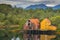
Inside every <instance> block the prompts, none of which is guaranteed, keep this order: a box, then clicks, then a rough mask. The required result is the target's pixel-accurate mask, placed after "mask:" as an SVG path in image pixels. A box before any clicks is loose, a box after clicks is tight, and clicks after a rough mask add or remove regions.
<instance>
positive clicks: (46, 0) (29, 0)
mask: <svg viewBox="0 0 60 40" xmlns="http://www.w3.org/2000/svg"><path fill="white" fill-rule="evenodd" d="M2 3H3V4H11V5H12V6H14V5H17V6H21V7H24V8H25V7H27V6H29V5H34V4H42V3H43V4H46V5H47V6H54V5H58V4H60V0H0V4H2Z"/></svg>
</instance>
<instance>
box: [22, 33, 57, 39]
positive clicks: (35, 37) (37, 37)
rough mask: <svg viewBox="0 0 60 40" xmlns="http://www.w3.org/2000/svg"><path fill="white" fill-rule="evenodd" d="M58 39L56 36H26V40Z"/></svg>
mask: <svg viewBox="0 0 60 40" xmlns="http://www.w3.org/2000/svg"><path fill="white" fill-rule="evenodd" d="M54 38H56V35H28V34H24V36H23V39H24V40H52V39H54Z"/></svg>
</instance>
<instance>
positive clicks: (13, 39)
mask: <svg viewBox="0 0 60 40" xmlns="http://www.w3.org/2000/svg"><path fill="white" fill-rule="evenodd" d="M11 40H20V38H19V37H17V38H14V37H13V38H12V39H11Z"/></svg>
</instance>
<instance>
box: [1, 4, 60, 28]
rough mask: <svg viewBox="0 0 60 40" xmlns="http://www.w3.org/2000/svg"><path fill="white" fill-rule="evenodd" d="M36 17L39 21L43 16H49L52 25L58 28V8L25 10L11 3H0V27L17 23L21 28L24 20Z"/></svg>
mask: <svg viewBox="0 0 60 40" xmlns="http://www.w3.org/2000/svg"><path fill="white" fill-rule="evenodd" d="M32 17H37V18H39V20H40V21H42V20H43V19H44V18H49V19H50V20H51V22H52V25H55V26H57V27H58V29H60V10H53V9H52V8H47V9H46V10H43V9H36V10H32V9H30V10H26V9H23V8H17V7H14V8H13V7H12V6H11V5H6V4H0V28H1V27H3V26H5V27H6V26H7V27H8V28H9V27H10V26H11V25H12V26H14V25H19V28H20V29H22V27H23V25H24V23H25V22H26V20H28V19H30V18H32Z"/></svg>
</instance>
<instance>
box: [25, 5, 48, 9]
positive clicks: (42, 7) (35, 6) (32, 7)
mask: <svg viewBox="0 0 60 40" xmlns="http://www.w3.org/2000/svg"><path fill="white" fill-rule="evenodd" d="M46 8H47V6H46V5H44V4H38V5H30V6H28V7H27V8H26V9H27V10H29V9H33V10H35V9H46Z"/></svg>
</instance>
